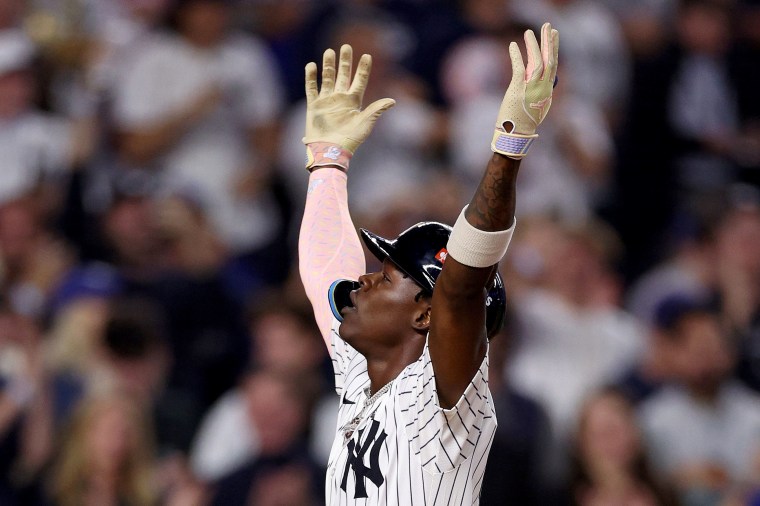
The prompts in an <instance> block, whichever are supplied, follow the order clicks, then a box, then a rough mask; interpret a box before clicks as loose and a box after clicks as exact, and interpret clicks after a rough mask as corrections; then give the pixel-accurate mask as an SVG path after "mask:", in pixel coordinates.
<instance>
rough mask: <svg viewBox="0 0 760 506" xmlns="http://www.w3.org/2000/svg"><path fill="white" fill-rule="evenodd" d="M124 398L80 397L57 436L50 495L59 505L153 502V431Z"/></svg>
mask: <svg viewBox="0 0 760 506" xmlns="http://www.w3.org/2000/svg"><path fill="white" fill-rule="evenodd" d="M143 417H144V413H143V412H142V411H141V410H140V408H139V407H138V405H137V404H135V403H134V402H132V401H131V400H130V398H129V397H123V396H115V395H108V396H102V397H93V398H91V399H88V400H87V401H85V402H84V403H83V404H82V405H81V406H80V407H79V408H78V410H77V413H76V414H75V415H74V417H73V418H72V420H71V423H70V426H69V427H68V430H67V432H66V433H65V435H64V436H63V438H62V440H61V447H60V453H59V455H58V457H57V459H56V463H55V466H54V467H53V470H52V473H51V475H50V478H51V485H52V486H51V489H52V491H51V498H52V500H53V503H54V504H56V505H58V506H69V505H71V506H82V505H84V506H96V505H97V506H100V505H105V504H128V505H135V506H143V505H144V506H153V505H154V504H156V500H157V498H158V492H157V490H156V489H155V482H154V480H153V477H152V473H153V472H154V471H155V462H154V460H153V458H154V456H153V454H152V436H151V434H150V432H149V431H148V430H147V428H146V424H145V420H144V418H143Z"/></svg>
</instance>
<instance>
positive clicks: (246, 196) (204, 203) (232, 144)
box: [113, 0, 283, 282]
mask: <svg viewBox="0 0 760 506" xmlns="http://www.w3.org/2000/svg"><path fill="white" fill-rule="evenodd" d="M233 12H234V10H233V3H232V2H229V1H226V0H181V1H179V2H177V3H176V4H175V5H174V7H173V9H172V11H171V12H170V14H169V18H170V22H171V25H172V26H173V28H174V31H173V32H172V33H169V34H165V35H164V36H161V37H157V38H155V40H153V41H152V43H151V44H150V45H149V46H147V47H144V48H142V50H141V52H140V54H139V55H137V56H136V58H134V59H133V60H132V61H131V62H130V63H129V66H128V67H126V68H124V69H123V75H124V76H125V77H124V79H122V80H121V82H120V83H119V86H118V87H117V89H116V95H115V104H114V110H113V115H114V121H115V122H116V126H117V129H118V130H119V132H120V134H119V139H118V150H119V154H120V156H121V158H122V160H124V161H125V162H126V163H127V164H130V165H132V166H133V167H139V168H141V169H142V170H152V171H156V172H157V175H158V177H159V180H160V181H161V186H162V187H163V189H164V190H167V191H169V192H171V193H179V194H183V195H191V196H192V198H193V199H194V200H195V201H196V202H197V203H199V204H200V206H201V208H202V209H203V211H204V213H205V214H206V215H207V216H208V217H209V219H210V221H211V223H212V224H213V227H214V229H215V230H217V231H218V233H219V236H220V237H221V239H222V240H223V242H224V244H226V245H227V246H228V247H229V248H230V251H231V252H232V253H234V254H235V255H239V256H244V255H251V256H250V258H248V262H249V264H248V267H249V269H251V270H253V271H254V272H255V273H256V275H257V276H258V277H259V278H261V279H264V280H266V281H268V282H276V281H277V280H279V279H281V277H279V278H278V276H282V275H283V273H282V266H281V265H282V264H281V259H282V256H280V257H277V255H280V254H281V253H280V252H279V251H278V252H277V253H275V252H273V251H269V253H271V255H269V256H267V248H269V247H271V246H272V245H273V244H274V241H275V239H276V238H277V234H278V233H279V232H280V225H281V223H280V221H281V220H280V217H279V215H278V210H277V207H276V202H275V201H274V198H273V196H272V192H271V187H270V183H271V178H272V175H273V163H274V154H275V151H276V148H277V139H278V138H277V116H278V114H279V113H280V110H281V106H282V99H281V96H280V93H279V91H278V90H279V85H278V77H277V75H276V68H275V67H274V64H273V62H272V61H271V57H270V55H269V53H268V51H267V50H266V48H265V47H264V46H263V45H262V44H261V42H259V41H258V40H257V39H255V38H253V37H249V36H245V35H243V34H242V33H238V32H235V31H233V30H232V29H231V21H232V19H231V17H232V15H233Z"/></svg>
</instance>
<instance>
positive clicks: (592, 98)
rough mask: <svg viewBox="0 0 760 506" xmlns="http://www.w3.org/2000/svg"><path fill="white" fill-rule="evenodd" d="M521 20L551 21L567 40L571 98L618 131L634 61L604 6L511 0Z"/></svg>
mask: <svg viewBox="0 0 760 506" xmlns="http://www.w3.org/2000/svg"><path fill="white" fill-rule="evenodd" d="M512 10H513V12H514V13H515V16H516V17H517V18H518V20H519V21H522V22H524V23H529V24H531V25H532V26H537V25H538V24H539V23H540V22H541V20H543V19H551V20H552V23H555V24H556V26H557V29H558V30H559V31H560V32H565V33H568V34H571V35H569V36H568V37H565V39H567V40H563V41H562V42H563V45H562V51H563V55H562V65H563V66H562V73H561V74H560V79H561V80H563V82H565V81H566V84H565V87H566V88H567V90H568V93H569V94H570V95H573V96H577V97H578V98H579V99H581V100H583V101H584V102H588V103H591V104H593V105H594V106H595V108H596V109H598V110H601V111H602V113H603V116H604V117H605V118H606V119H607V120H608V121H609V125H611V127H612V129H613V130H614V129H615V127H616V126H617V124H618V122H619V120H620V116H621V114H622V112H623V111H622V110H621V106H622V105H623V104H625V102H626V99H627V97H628V79H629V72H630V68H629V67H630V59H629V54H628V48H627V47H626V46H625V40H624V39H623V35H622V31H621V29H620V24H619V22H618V20H617V19H616V18H615V17H614V16H613V14H612V12H611V11H610V10H609V9H608V8H607V6H606V5H604V3H602V2H595V1H589V0H513V7H512Z"/></svg>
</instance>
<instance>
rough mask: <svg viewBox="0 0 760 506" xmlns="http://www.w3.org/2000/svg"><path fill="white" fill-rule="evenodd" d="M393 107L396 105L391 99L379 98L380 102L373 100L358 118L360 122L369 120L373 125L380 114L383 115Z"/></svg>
mask: <svg viewBox="0 0 760 506" xmlns="http://www.w3.org/2000/svg"><path fill="white" fill-rule="evenodd" d="M394 105H396V101H395V100H393V99H392V98H381V99H380V100H375V101H374V102H372V103H371V104H369V105H368V106H367V108H366V109H364V110H363V111H362V112H361V115H360V117H361V119H362V122H363V121H365V120H367V119H370V118H371V119H372V122H373V123H374V122H375V120H377V118H379V117H380V115H381V114H383V113H384V112H385V111H387V110H388V109H390V108H391V107H393V106H394Z"/></svg>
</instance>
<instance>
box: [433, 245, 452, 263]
mask: <svg viewBox="0 0 760 506" xmlns="http://www.w3.org/2000/svg"><path fill="white" fill-rule="evenodd" d="M448 256H449V252H448V250H447V249H446V248H441V251H439V252H438V253H436V254H435V259H436V260H438V261H439V262H441V263H444V262H445V261H446V258H447V257H448Z"/></svg>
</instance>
